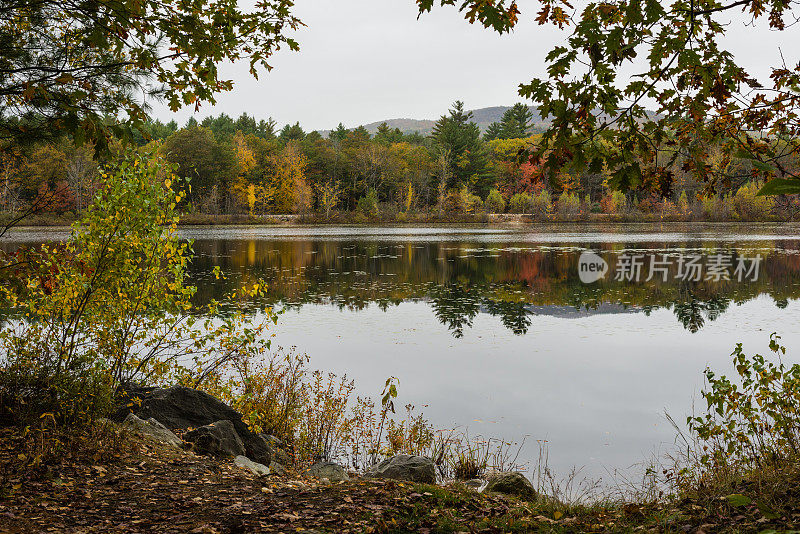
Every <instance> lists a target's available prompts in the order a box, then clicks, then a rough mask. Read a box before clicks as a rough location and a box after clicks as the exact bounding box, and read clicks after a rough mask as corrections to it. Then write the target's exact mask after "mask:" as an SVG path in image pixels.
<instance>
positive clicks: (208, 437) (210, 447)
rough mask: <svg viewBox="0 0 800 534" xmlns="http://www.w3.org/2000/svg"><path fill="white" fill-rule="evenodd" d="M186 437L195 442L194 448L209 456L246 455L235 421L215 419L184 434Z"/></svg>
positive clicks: (187, 439)
mask: <svg viewBox="0 0 800 534" xmlns="http://www.w3.org/2000/svg"><path fill="white" fill-rule="evenodd" d="M183 437H184V439H185V440H186V441H189V442H191V443H194V450H195V452H198V453H200V454H207V455H209V456H222V457H224V456H233V457H236V456H244V455H245V452H246V451H245V448H244V444H243V443H242V440H241V439H239V435H238V434H237V433H236V429H235V428H234V427H233V423H231V422H230V421H215V422H213V423H211V424H210V425H205V426H201V427H200V428H197V429H195V430H192V431H190V432H187V433H186V434H184V436H183Z"/></svg>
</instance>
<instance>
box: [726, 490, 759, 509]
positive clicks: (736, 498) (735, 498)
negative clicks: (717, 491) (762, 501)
mask: <svg viewBox="0 0 800 534" xmlns="http://www.w3.org/2000/svg"><path fill="white" fill-rule="evenodd" d="M725 500H726V501H728V504H730V505H731V506H736V507H739V506H747V505H748V504H751V503H752V502H753V499H751V498H750V497H748V496H747V495H742V494H741V493H734V494H732V495H728V496H727V497H725Z"/></svg>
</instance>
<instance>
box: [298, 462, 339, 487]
mask: <svg viewBox="0 0 800 534" xmlns="http://www.w3.org/2000/svg"><path fill="white" fill-rule="evenodd" d="M306 473H308V474H309V475H311V476H312V477H316V478H320V479H322V478H327V479H328V480H329V481H331V483H333V484H336V483H337V482H341V481H343V480H350V476H349V475H348V474H347V471H345V470H344V467H342V466H341V465H338V464H335V463H333V462H317V463H315V464H314V465H312V466H311V467H309V468H308V471H306Z"/></svg>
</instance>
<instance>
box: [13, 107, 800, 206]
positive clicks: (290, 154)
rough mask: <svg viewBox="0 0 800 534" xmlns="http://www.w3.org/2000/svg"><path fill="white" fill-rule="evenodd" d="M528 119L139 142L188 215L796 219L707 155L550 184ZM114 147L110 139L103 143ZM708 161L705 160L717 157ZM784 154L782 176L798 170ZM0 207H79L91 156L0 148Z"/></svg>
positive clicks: (245, 124) (516, 115) (270, 130)
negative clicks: (166, 166)
mask: <svg viewBox="0 0 800 534" xmlns="http://www.w3.org/2000/svg"><path fill="white" fill-rule="evenodd" d="M532 119H533V115H532V113H531V111H530V110H529V108H528V107H527V106H525V105H523V104H517V105H515V106H514V107H513V108H511V109H509V110H507V111H506V113H505V114H504V115H503V117H502V119H501V120H500V121H498V122H496V123H493V124H491V125H490V126H489V128H488V129H487V131H486V132H485V133H482V132H481V131H480V129H479V128H478V126H477V124H475V122H473V120H472V114H471V113H470V112H467V111H465V110H464V106H463V103H462V102H456V103H455V104H454V105H453V107H452V108H451V109H450V110H449V112H448V113H447V114H446V115H443V116H442V117H441V118H440V119H439V120H438V121H437V122H436V124H435V127H434V129H433V132H432V134H431V135H429V136H422V135H420V134H419V133H410V134H409V133H404V132H401V131H400V130H399V129H397V128H390V127H389V126H388V125H387V124H386V123H384V124H382V125H381V126H380V127H379V128H378V130H377V132H376V133H375V134H374V135H371V134H370V132H368V131H367V130H366V128H364V127H363V126H362V127H359V128H355V129H347V128H345V127H344V126H343V125H342V124H340V125H339V126H338V128H336V129H335V130H332V131H330V132H328V133H327V134H326V135H322V134H321V133H319V132H316V131H312V132H306V131H304V130H303V128H302V127H301V126H300V124H299V123H296V124H293V125H286V126H284V127H283V128H282V129H278V128H277V125H276V123H275V121H273V120H272V119H270V120H256V119H255V118H253V117H251V116H249V115H247V114H243V115H241V116H240V117H238V118H236V119H234V118H232V117H229V116H228V115H225V114H222V115H219V116H216V117H208V118H206V119H204V120H203V121H202V122H197V121H196V120H195V119H193V118H192V119H190V120H189V121H188V122H187V123H186V124H185V125H184V126H183V127H179V126H178V124H177V123H176V122H175V121H171V122H169V123H166V124H164V123H162V122H160V121H153V122H149V123H147V124H146V125H145V128H144V129H143V131H141V132H137V134H136V136H135V137H134V142H135V143H136V144H137V145H138V146H139V147H140V149H141V150H147V151H154V152H156V153H158V154H160V155H162V156H163V157H164V158H165V159H167V160H168V161H169V162H171V163H172V164H174V165H175V167H176V172H177V174H178V175H180V176H181V177H182V178H186V179H189V181H190V184H191V185H190V190H188V191H187V194H186V199H185V200H184V202H183V204H182V206H181V208H182V210H183V211H184V213H189V214H210V215H217V214H229V215H250V216H260V215H265V214H285V213H295V214H301V215H312V214H315V216H316V217H319V218H328V219H330V218H334V217H342V216H343V215H344V216H346V217H347V216H349V217H352V216H353V214H354V213H355V214H356V216H357V217H360V218H364V219H372V218H386V219H392V218H393V219H398V220H403V219H404V218H407V217H409V216H410V215H414V214H424V215H427V216H430V217H440V218H448V217H452V216H454V215H457V214H471V215H479V214H485V213H505V212H509V213H523V214H530V215H531V216H532V217H533V218H534V219H539V220H578V219H592V218H599V217H603V216H605V217H608V216H611V217H617V218H622V219H634V220H635V219H637V218H645V219H646V218H654V217H655V218H660V219H674V220H709V219H710V220H729V219H742V220H765V219H771V218H776V217H778V218H790V217H794V215H795V212H796V211H798V207H799V206H800V203H798V201H797V199H796V198H794V197H787V196H783V197H778V198H770V199H763V198H760V197H756V195H755V193H756V191H757V189H758V185H757V184H756V183H753V182H752V179H751V177H750V176H751V174H752V173H750V172H748V169H747V168H746V166H745V164H743V163H741V164H740V163H737V162H736V161H731V160H729V159H727V160H726V159H725V158H723V157H722V156H720V157H719V158H716V159H715V158H712V165H711V166H710V167H709V169H708V172H709V173H710V174H714V173H717V174H719V175H720V176H724V179H719V180H713V182H714V183H716V184H718V185H717V187H716V191H715V192H709V191H708V190H707V189H708V188H707V187H705V185H706V182H707V180H701V179H698V178H697V177H696V176H694V175H692V174H690V173H688V172H683V171H682V169H681V165H680V161H679V160H678V159H676V162H675V164H674V166H673V167H674V170H673V172H672V174H671V177H670V179H669V180H668V181H666V182H665V181H660V182H658V183H652V184H650V183H644V184H641V185H640V186H639V187H638V188H636V189H635V190H633V191H629V192H627V193H626V194H623V193H621V192H619V191H614V190H612V188H611V187H609V180H608V179H609V176H610V175H609V173H607V172H599V173H583V174H570V173H568V172H564V173H561V174H559V175H558V176H546V175H544V173H543V172H542V171H541V169H540V167H539V166H538V165H537V164H536V161H535V160H533V159H532V158H531V157H530V156H529V155H528V154H529V150H528V149H531V148H532V147H533V146H534V145H535V144H536V141H537V135H534V134H532V131H531V125H532ZM112 144H113V143H112ZM712 153H713V151H712ZM792 157H794V156H787V158H786V160H785V161H783V162H782V165H783V168H792V169H797V168H800V165H798V162H797V161H794V160H792V159H791V158H792ZM0 173H1V175H0V179H2V190H1V191H0V207H2V210H3V211H5V212H7V213H9V212H10V213H15V212H18V211H20V210H25V209H31V207H34V208H36V209H38V210H40V211H41V210H43V211H49V212H55V213H65V212H77V211H81V210H82V209H84V208H85V207H86V206H87V204H88V202H89V200H90V199H91V197H92V195H93V193H94V191H95V189H96V185H97V183H98V180H99V179H100V176H99V171H98V165H97V163H96V162H95V161H94V160H93V150H92V148H91V147H88V146H84V147H78V148H76V147H75V144H74V143H72V142H71V141H70V140H68V139H64V140H63V141H61V142H49V143H47V144H40V145H38V146H33V147H5V149H4V150H3V154H2V159H1V160H0Z"/></svg>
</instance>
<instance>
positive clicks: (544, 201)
mask: <svg viewBox="0 0 800 534" xmlns="http://www.w3.org/2000/svg"><path fill="white" fill-rule="evenodd" d="M552 210H553V199H552V197H551V196H550V191H547V190H545V189H543V190H542V191H540V192H539V194H537V195H534V197H533V199H532V202H531V211H532V212H533V215H534V217H536V218H539V219H544V218H546V217H547V216H548V215H550V212H552Z"/></svg>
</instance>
